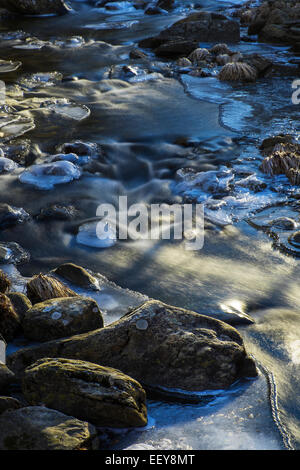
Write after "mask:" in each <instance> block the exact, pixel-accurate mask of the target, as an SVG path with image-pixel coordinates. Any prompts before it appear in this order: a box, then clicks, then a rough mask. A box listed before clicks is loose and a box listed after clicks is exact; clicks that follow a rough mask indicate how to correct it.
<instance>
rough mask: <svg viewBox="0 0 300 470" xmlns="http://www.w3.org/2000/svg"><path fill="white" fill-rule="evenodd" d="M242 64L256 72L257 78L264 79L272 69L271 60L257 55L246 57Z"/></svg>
mask: <svg viewBox="0 0 300 470" xmlns="http://www.w3.org/2000/svg"><path fill="white" fill-rule="evenodd" d="M243 62H245V63H246V64H249V65H250V66H251V67H254V68H255V69H256V70H257V74H258V76H259V77H264V76H265V75H267V73H268V72H270V71H271V69H272V67H273V63H272V61H271V60H269V59H267V58H266V57H262V56H261V55H259V54H250V55H247V56H246V57H245V58H244V59H243Z"/></svg>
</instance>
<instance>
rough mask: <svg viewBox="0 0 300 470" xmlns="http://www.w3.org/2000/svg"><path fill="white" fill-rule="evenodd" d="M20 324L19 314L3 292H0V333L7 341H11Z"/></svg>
mask: <svg viewBox="0 0 300 470" xmlns="http://www.w3.org/2000/svg"><path fill="white" fill-rule="evenodd" d="M20 326H21V325H20V319H19V316H18V314H17V313H16V311H15V309H14V307H13V304H12V303H11V301H10V299H9V298H8V297H7V296H6V295H5V294H0V333H1V334H2V336H3V337H4V339H5V340H6V341H7V342H8V341H12V340H13V339H14V337H15V336H16V334H17V332H18V330H19V329H20Z"/></svg>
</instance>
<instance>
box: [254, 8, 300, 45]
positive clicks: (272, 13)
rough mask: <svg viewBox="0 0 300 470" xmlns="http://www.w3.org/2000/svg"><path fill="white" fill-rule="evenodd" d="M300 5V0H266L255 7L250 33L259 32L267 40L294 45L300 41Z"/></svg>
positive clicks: (263, 39) (262, 38) (259, 37)
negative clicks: (282, 0)
mask: <svg viewBox="0 0 300 470" xmlns="http://www.w3.org/2000/svg"><path fill="white" fill-rule="evenodd" d="M299 21H300V6H299V2H298V0H287V1H284V2H281V1H274V2H269V1H264V2H262V4H261V5H260V6H259V7H258V8H255V9H254V14H253V18H252V21H251V23H250V25H249V28H248V34H249V35H254V34H258V39H259V40H260V41H265V42H283V43H288V44H291V45H294V44H295V43H297V41H299V34H300V30H299Z"/></svg>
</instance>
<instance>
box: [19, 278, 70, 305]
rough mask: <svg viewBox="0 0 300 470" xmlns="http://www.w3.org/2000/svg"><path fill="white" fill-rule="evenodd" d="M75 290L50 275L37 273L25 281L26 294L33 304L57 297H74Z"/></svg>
mask: <svg viewBox="0 0 300 470" xmlns="http://www.w3.org/2000/svg"><path fill="white" fill-rule="evenodd" d="M76 295H77V294H76V292H74V291H73V290H72V289H69V287H67V286H66V285H65V284H63V283H62V282H60V281H59V280H58V279H55V278H54V277H52V276H46V275H43V274H39V275H38V276H34V277H33V278H31V279H30V281H29V282H28V283H27V296H28V297H29V299H30V300H31V302H32V303H33V304H36V303H39V302H44V300H49V299H56V298H58V297H76Z"/></svg>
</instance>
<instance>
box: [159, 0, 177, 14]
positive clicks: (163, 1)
mask: <svg viewBox="0 0 300 470" xmlns="http://www.w3.org/2000/svg"><path fill="white" fill-rule="evenodd" d="M174 1H175V0H158V2H157V6H158V7H159V8H162V9H163V10H167V11H169V10H172V8H173V7H174Z"/></svg>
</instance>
